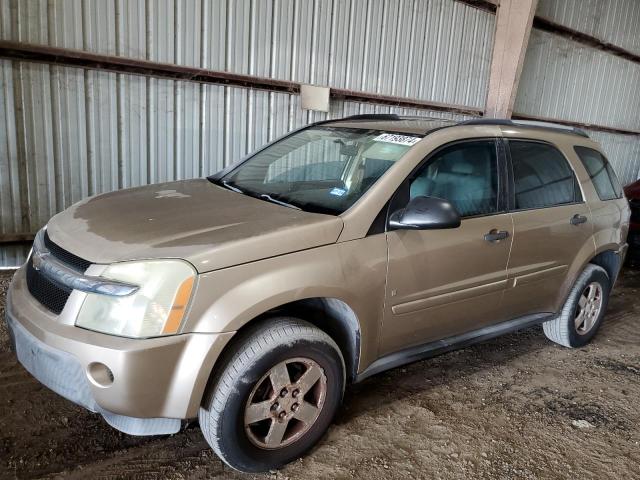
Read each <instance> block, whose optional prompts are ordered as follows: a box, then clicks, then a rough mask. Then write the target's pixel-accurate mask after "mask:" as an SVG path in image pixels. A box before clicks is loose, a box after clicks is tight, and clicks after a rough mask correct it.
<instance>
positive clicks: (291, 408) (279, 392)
mask: <svg viewBox="0 0 640 480" xmlns="http://www.w3.org/2000/svg"><path fill="white" fill-rule="evenodd" d="M227 359H229V360H228V363H227V364H226V365H225V366H224V367H223V368H222V370H221V371H220V372H219V373H218V374H217V375H216V377H215V378H214V379H213V381H212V384H211V385H210V388H209V391H208V395H207V397H206V398H205V401H204V402H203V405H202V407H201V408H200V412H199V420H200V426H201V428H202V433H203V434H204V436H205V438H206V440H207V442H208V443H209V445H211V447H212V448H213V450H214V451H215V452H216V453H217V454H218V456H219V457H220V458H221V459H222V460H223V461H224V462H225V463H227V464H228V465H229V466H231V467H233V468H235V469H236V470H240V471H243V472H263V471H267V470H271V469H275V468H279V467H281V466H283V465H285V464H287V463H289V462H291V461H292V460H295V459H296V458H299V457H300V456H302V455H303V454H304V453H305V452H306V451H307V450H308V449H309V448H311V447H312V446H313V445H314V444H315V443H316V442H317V441H318V440H319V439H320V438H321V437H322V435H323V434H324V432H325V431H326V429H327V428H328V427H329V425H330V423H331V420H332V419H333V416H334V414H335V412H336V410H337V408H338V406H339V405H340V402H341V400H342V394H343V392H344V385H345V368H344V361H343V358H342V355H341V353H340V350H339V348H338V346H337V345H336V344H335V342H334V341H333V340H332V339H331V338H330V337H329V336H328V335H327V334H326V333H324V332H323V331H322V330H320V329H318V328H316V327H314V326H313V325H311V324H309V323H307V322H304V321H302V320H298V319H294V318H273V319H269V320H267V321H266V322H264V323H263V324H261V325H259V326H258V327H256V328H253V329H251V330H250V331H248V332H247V333H246V335H245V337H244V338H242V339H241V340H240V342H239V343H238V344H237V345H236V346H235V349H234V351H233V353H232V355H231V356H230V357H229V356H228V357H227Z"/></svg>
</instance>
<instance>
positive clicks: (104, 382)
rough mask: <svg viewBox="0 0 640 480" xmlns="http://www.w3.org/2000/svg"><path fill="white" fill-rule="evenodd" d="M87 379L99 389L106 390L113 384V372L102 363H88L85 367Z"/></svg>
mask: <svg viewBox="0 0 640 480" xmlns="http://www.w3.org/2000/svg"><path fill="white" fill-rule="evenodd" d="M87 377H88V378H89V380H90V381H91V383H93V384H94V385H96V386H98V387H101V388H107V387H110V386H111V385H112V384H113V372H112V371H111V369H110V368H109V367H107V366H106V365H105V364H104V363H100V362H93V363H90V364H89V365H88V366H87Z"/></svg>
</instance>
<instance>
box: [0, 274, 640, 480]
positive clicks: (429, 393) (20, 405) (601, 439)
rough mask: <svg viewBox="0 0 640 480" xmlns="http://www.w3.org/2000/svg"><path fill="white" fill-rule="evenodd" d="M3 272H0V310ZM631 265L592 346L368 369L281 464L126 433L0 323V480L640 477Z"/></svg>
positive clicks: (195, 438) (493, 349)
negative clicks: (58, 385) (30, 366)
mask: <svg viewBox="0 0 640 480" xmlns="http://www.w3.org/2000/svg"><path fill="white" fill-rule="evenodd" d="M8 280H9V277H8V276H7V275H3V274H1V273H0V314H2V315H3V314H4V312H3V309H4V289H5V288H6V286H7V284H8ZM639 288H640V272H633V271H625V272H624V273H623V277H622V279H621V282H620V283H619V284H618V286H617V288H616V290H615V291H614V294H613V297H612V300H611V303H610V306H609V312H608V314H607V317H606V322H605V324H604V325H603V328H602V330H601V331H600V333H599V335H598V336H597V337H596V339H595V340H594V342H593V343H592V344H591V345H589V346H588V347H586V348H584V349H580V350H569V349H565V348H562V347H559V346H557V345H555V344H553V343H551V342H549V341H547V340H546V339H545V337H544V335H543V334H542V329H541V328H534V329H529V330H526V331H523V332H520V333H516V334H511V335H508V336H505V337H502V338H500V339H497V340H493V341H490V342H487V343H484V344H481V345H476V346H473V347H469V348H465V349H464V350H460V351H457V352H453V353H449V354H447V355H443V356H441V357H438V358H435V359H431V360H428V361H424V362H419V363H416V364H413V365H410V366H408V367H405V368H400V369H396V370H393V371H391V372H388V373H385V374H381V375H378V376H376V377H374V378H371V379H369V380H367V381H365V382H363V383H361V384H359V385H355V386H352V387H350V388H349V389H348V391H347V393H346V398H345V402H344V406H343V407H342V410H341V412H340V414H339V415H338V418H337V419H336V422H335V424H334V425H333V426H332V427H331V429H330V430H329V433H328V434H327V435H326V436H325V438H324V439H323V440H322V441H321V442H320V444H319V445H318V446H317V447H316V448H315V449H314V451H313V452H311V453H310V454H309V455H307V456H306V457H305V458H304V459H302V460H299V461H297V462H295V463H293V464H291V465H290V466H288V467H287V468H285V469H284V470H282V471H280V472H272V473H271V474H267V475H266V476H265V475H258V476H249V475H242V474H239V473H237V472H234V471H232V470H230V469H229V468H228V467H226V466H224V465H223V464H222V462H221V461H220V460H218V459H217V457H216V456H215V455H214V454H213V453H212V451H211V450H210V449H209V448H208V446H207V444H206V442H205V440H204V439H203V437H202V435H201V433H200V430H199V428H198V427H197V425H193V426H190V427H189V428H187V429H186V430H184V431H182V432H180V433H178V434H176V435H172V436H167V437H132V436H128V435H124V434H121V433H119V432H117V431H116V430H113V429H112V428H110V427H109V426H107V425H106V424H105V423H104V422H103V421H102V419H101V417H99V416H98V415H94V414H91V413H88V412H86V411H84V410H83V409H81V408H79V407H76V406H75V405H73V404H71V403H70V402H68V401H66V400H64V399H62V398H60V397H58V396H57V395H56V394H54V393H52V392H50V391H49V390H47V388H45V387H43V386H41V385H40V384H39V383H38V382H36V381H35V380H34V379H33V378H31V377H30V376H29V374H28V373H26V372H25V371H24V370H23V369H22V367H20V366H19V365H18V364H17V363H16V361H15V357H14V356H13V354H12V353H10V352H9V348H8V338H7V331H6V328H5V326H4V325H2V326H1V327H0V477H1V478H33V477H39V478H42V477H44V478H51V477H56V478H57V477H61V476H64V477H71V478H87V477H92V478H141V479H147V478H159V477H161V478H180V479H182V478H193V479H199V478H214V477H218V478H238V479H239V478H242V479H248V478H269V477H271V478H282V479H284V478H288V479H298V478H346V479H352V478H356V479H366V480H377V479H383V478H384V479H387V478H394V479H407V478H441V479H453V478H485V479H503V478H554V479H555V478H581V479H588V478H593V479H603V478H613V479H623V478H625V479H626V478H640V428H639V427H638V425H639V423H640V409H639V408H638V399H639V398H640V333H639V331H638V328H637V322H638V318H639V315H640V299H639V297H638V289H639Z"/></svg>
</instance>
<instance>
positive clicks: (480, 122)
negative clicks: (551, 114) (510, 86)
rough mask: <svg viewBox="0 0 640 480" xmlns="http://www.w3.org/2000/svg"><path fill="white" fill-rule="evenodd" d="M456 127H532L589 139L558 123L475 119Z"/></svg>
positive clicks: (577, 129)
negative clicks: (560, 131) (559, 131)
mask: <svg viewBox="0 0 640 480" xmlns="http://www.w3.org/2000/svg"><path fill="white" fill-rule="evenodd" d="M458 125H507V126H509V125H510V126H514V127H532V128H544V129H546V130H562V131H563V132H564V133H570V134H573V135H578V136H580V137H586V138H589V135H587V132H585V131H584V130H581V129H579V128H576V127H571V126H569V125H562V124H559V123H551V122H539V121H536V120H509V119H506V118H476V119H473V120H467V121H464V122H460V123H459V124H458Z"/></svg>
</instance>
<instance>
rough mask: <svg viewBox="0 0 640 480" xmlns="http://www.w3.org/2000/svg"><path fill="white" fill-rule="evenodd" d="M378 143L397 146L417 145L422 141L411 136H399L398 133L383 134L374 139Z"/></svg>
mask: <svg viewBox="0 0 640 480" xmlns="http://www.w3.org/2000/svg"><path fill="white" fill-rule="evenodd" d="M373 140H374V141H376V142H386V143H395V144H397V145H408V146H411V145H415V144H416V143H418V142H419V141H420V140H422V139H421V138H420V137H410V136H409V135H398V134H396V133H383V134H382V135H378V136H377V137H376V138H374V139H373Z"/></svg>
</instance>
